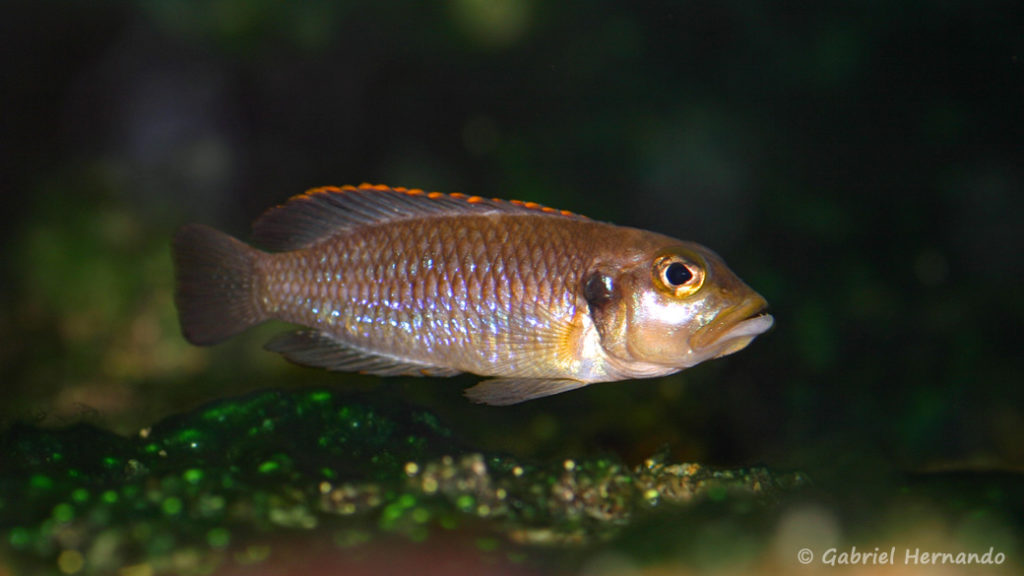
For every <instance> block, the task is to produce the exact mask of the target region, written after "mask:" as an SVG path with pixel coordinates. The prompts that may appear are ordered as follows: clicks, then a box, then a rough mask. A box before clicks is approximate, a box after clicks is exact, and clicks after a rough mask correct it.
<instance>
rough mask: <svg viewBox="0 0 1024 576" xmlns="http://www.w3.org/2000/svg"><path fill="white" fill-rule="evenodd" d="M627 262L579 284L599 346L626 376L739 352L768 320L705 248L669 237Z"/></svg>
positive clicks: (756, 297)
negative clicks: (667, 242) (582, 285)
mask: <svg viewBox="0 0 1024 576" xmlns="http://www.w3.org/2000/svg"><path fill="white" fill-rule="evenodd" d="M632 260H633V261H632V262H631V263H629V265H627V266H624V267H622V268H619V269H618V270H609V271H608V272H605V273H603V275H602V276H600V278H602V279H603V280H602V282H597V281H595V280H593V279H591V280H590V283H597V284H598V286H597V287H594V286H592V285H591V284H588V286H586V287H585V293H586V295H587V297H588V298H587V299H588V302H591V301H595V302H596V304H597V305H596V306H595V305H593V304H592V305H591V314H592V318H593V321H594V324H595V326H596V328H597V331H598V333H599V335H600V339H601V346H602V348H604V350H605V353H606V354H607V355H608V357H609V359H610V360H611V363H612V364H613V365H614V366H615V367H616V369H617V371H618V372H621V373H622V375H624V376H628V377H643V376H654V375H659V374H669V373H672V372H676V371H678V370H681V369H684V368H689V367H691V366H694V365H696V364H699V363H701V362H703V361H705V360H708V359H711V358H718V357H721V356H726V355H728V354H732V353H734V352H738V351H739V350H742V349H743V348H745V347H746V346H747V345H748V344H750V342H751V341H752V340H753V339H754V338H755V337H756V336H758V335H759V334H761V333H763V332H765V331H766V330H768V329H769V328H771V326H772V324H773V322H774V320H773V318H772V316H771V315H769V314H766V313H765V308H766V307H767V302H766V301H765V299H764V298H763V297H762V296H761V295H760V294H758V293H757V292H755V291H754V290H753V289H751V288H750V287H749V286H747V285H746V284H745V283H744V282H743V281H742V280H740V279H739V278H738V277H737V276H736V275H735V274H734V273H733V272H732V271H731V270H730V269H729V268H728V266H726V264H725V262H724V261H723V260H722V259H721V258H720V257H719V256H718V255H717V254H715V253H714V252H712V251H711V250H709V249H707V248H705V247H704V246H701V245H699V244H694V243H690V242H679V241H675V242H674V243H672V244H670V245H668V246H663V247H660V248H655V249H652V250H647V251H646V253H645V254H644V255H643V256H642V257H640V258H634V259H632ZM592 278H593V277H592ZM594 296H597V297H596V298H592V297H594ZM601 296H604V298H603V299H602V298H601Z"/></svg>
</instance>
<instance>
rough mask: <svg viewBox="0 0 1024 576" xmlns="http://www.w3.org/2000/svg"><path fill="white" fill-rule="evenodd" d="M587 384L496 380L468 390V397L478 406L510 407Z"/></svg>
mask: <svg viewBox="0 0 1024 576" xmlns="http://www.w3.org/2000/svg"><path fill="white" fill-rule="evenodd" d="M586 385H587V383H586V382H581V381H579V380H570V379H552V378H496V379H494V380H484V381H483V382H481V383H479V384H477V385H476V386H473V387H472V388H468V389H467V390H466V392H465V394H466V397H467V398H469V399H470V400H472V401H473V402H476V403H478V404H490V405H492V406H508V405H510V404H519V403H520V402H526V401H527V400H534V399H536V398H543V397H545V396H551V395H553V394H561V393H562V392H568V391H569V390H575V389H576V388H581V387H583V386H586Z"/></svg>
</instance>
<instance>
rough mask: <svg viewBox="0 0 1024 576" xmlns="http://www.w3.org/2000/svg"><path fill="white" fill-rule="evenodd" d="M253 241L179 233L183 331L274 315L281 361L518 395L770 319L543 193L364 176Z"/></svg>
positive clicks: (279, 219) (733, 287)
mask: <svg viewBox="0 0 1024 576" xmlns="http://www.w3.org/2000/svg"><path fill="white" fill-rule="evenodd" d="M253 230H254V236H255V241H256V243H257V244H258V245H260V246H262V247H263V248H266V249H267V250H269V251H267V252H265V251H262V250H258V249H256V248H253V247H250V246H249V245H247V244H244V243H242V242H240V241H239V240H236V239H234V238H232V237H230V236H228V235H226V234H223V233H221V232H218V231H216V230H214V229H212V228H209V227H206V226H202V225H187V226H184V227H182V228H181V229H180V230H179V232H178V233H177V235H176V236H175V239H174V260H175V266H176V269H177V276H178V286H177V292H176V302H177V306H178V311H179V314H180V319H181V325H182V331H183V333H184V334H185V336H186V338H188V340H189V341H190V342H193V343H195V344H201V345H208V344H214V343H217V342H220V341H222V340H224V339H226V338H228V337H230V336H232V335H234V334H237V333H238V332H241V331H242V330H245V329H246V328H248V327H250V326H253V325H256V324H259V323H261V322H263V321H265V320H269V319H278V320H283V321H285V322H290V323H294V324H299V325H301V326H304V327H305V328H304V329H302V330H299V331H295V332H289V333H286V334H282V335H281V336H278V337H277V338H275V339H273V340H271V341H270V342H269V343H268V344H267V348H268V349H269V350H272V351H275V352H279V353H281V354H282V355H284V356H285V357H286V358H288V359H289V360H291V361H293V362H296V363H299V364H306V365H310V366H319V367H323V368H327V369H330V370H346V371H359V372H365V373H370V374H379V375H385V376H392V375H412V376H452V375H455V374H459V373H461V372H470V373H473V374H478V375H481V376H486V377H490V379H489V380H486V381H484V382H482V383H480V384H478V385H476V386H474V387H472V388H470V389H469V390H467V395H468V396H469V397H470V398H471V399H473V400H475V401H477V402H482V403H486V404H514V403H517V402H522V401H524V400H529V399H532V398H538V397H542V396H548V395H551V394H556V393H559V392H563V391H566V390H571V389H573V388H578V387H581V386H584V385H586V384H590V383H593V382H608V381H615V380H624V379H630V378H646V377H653V376H662V375H666V374H672V373H674V372H677V371H679V370H682V369H684V368H688V367H690V366H693V365H695V364H698V363H700V362H702V361H704V360H707V359H709V358H715V357H719V356H724V355H726V354H731V353H733V352H736V351H738V350H740V349H742V348H744V347H746V345H747V344H749V343H750V341H751V340H753V339H754V337H756V336H757V335H758V334H761V333H762V332H764V331H765V330H767V329H768V328H770V327H771V325H772V321H773V320H772V317H771V316H770V315H768V314H765V313H763V311H764V308H765V305H766V304H765V300H764V298H762V297H761V296H760V295H758V294H757V293H756V292H754V291H753V290H751V289H750V288H749V287H748V286H747V285H746V284H744V283H743V282H742V281H741V280H740V279H739V278H737V277H736V276H735V275H734V274H733V273H732V272H731V271H730V270H729V269H728V268H727V267H726V265H725V263H724V262H722V260H721V259H720V258H719V257H718V256H717V255H715V254H714V253H713V252H711V251H710V250H708V249H707V248H704V247H703V246H700V245H698V244H694V243H691V242H683V241H680V240H675V239H673V238H669V237H667V236H663V235H661V234H656V233H653V232H647V231H643V230H638V229H635V228H627V227H622V226H615V225H612V224H607V223H603V222H596V221H593V220H590V219H587V218H585V217H583V216H579V215H576V214H572V213H569V212H565V211H559V210H553V209H551V208H547V207H543V206H540V205H537V204H533V203H522V202H516V201H503V200H492V199H485V198H480V197H477V196H464V195H461V194H450V195H449V194H440V193H426V192H422V191H419V190H406V189H402V188H388V187H384V186H369V185H362V186H359V187H344V188H317V189H314V190H310V191H309V192H306V193H305V194H302V195H300V196H296V197H294V198H292V199H291V200H289V201H288V202H287V203H285V204H283V205H281V206H278V207H276V208H273V209H271V210H269V211H268V212H267V213H265V214H264V215H263V216H262V217H260V218H259V219H258V220H257V221H256V223H255V224H254V226H253Z"/></svg>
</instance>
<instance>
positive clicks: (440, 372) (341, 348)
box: [264, 330, 459, 376]
mask: <svg viewBox="0 0 1024 576" xmlns="http://www.w3.org/2000/svg"><path fill="white" fill-rule="evenodd" d="M264 348H266V349H267V350H270V351H271V352H277V353H278V354H281V355H282V356H284V357H285V358H287V359H288V360H291V361H292V362H295V363H296V364H303V365H306V366H317V367H319V368H326V369H328V370H339V371H345V372H362V373H364V374H375V375H377V376H454V375H456V374H458V373H459V370H455V369H453V368H445V367H439V366H430V365H427V364H419V363H416V362H410V361H408V360H404V359H402V358H392V357H390V356H383V355H380V354H374V353H371V352H365V351H363V350H358V349H356V348H354V347H352V346H349V345H347V344H346V343H345V342H342V341H341V340H338V339H337V338H334V337H332V336H330V335H329V334H325V333H323V332H319V331H316V330H298V331H295V332H286V333H284V334H280V335H278V336H276V337H274V338H273V339H271V340H270V342H267V344H266V346H264Z"/></svg>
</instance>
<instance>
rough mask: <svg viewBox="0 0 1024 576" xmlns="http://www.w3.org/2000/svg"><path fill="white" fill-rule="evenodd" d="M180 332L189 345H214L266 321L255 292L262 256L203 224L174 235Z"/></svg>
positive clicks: (175, 298) (176, 299)
mask: <svg viewBox="0 0 1024 576" xmlns="http://www.w3.org/2000/svg"><path fill="white" fill-rule="evenodd" d="M173 250H174V267H175V270H176V275H177V288H176V290H175V293H174V300H175V303H176V304H177V306H178V319H179V320H180V321H181V332H182V334H184V335H185V338H186V339H188V341H189V342H191V343H193V344H200V345H208V344H216V343H217V342H220V341H222V340H225V339H227V338H229V337H231V336H234V335H235V334H238V333H239V332H241V331H243V330H245V329H246V328H249V327H250V326H255V325H256V324H259V323H260V322H262V321H264V320H266V316H265V315H264V314H263V312H262V311H261V310H260V309H259V305H258V299H257V297H256V294H255V290H254V280H255V273H254V270H255V263H256V260H257V258H259V255H260V252H259V251H258V250H256V249H255V248H252V247H250V246H248V245H246V244H245V243H243V242H241V241H239V240H236V239H234V238H232V237H231V236H228V235H227V234H225V233H223V232H220V231H217V230H214V229H213V228H210V227H209V226H203V225H201V224H188V225H185V226H182V227H181V228H180V229H179V230H178V233H177V234H175V235H174V243H173Z"/></svg>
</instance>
